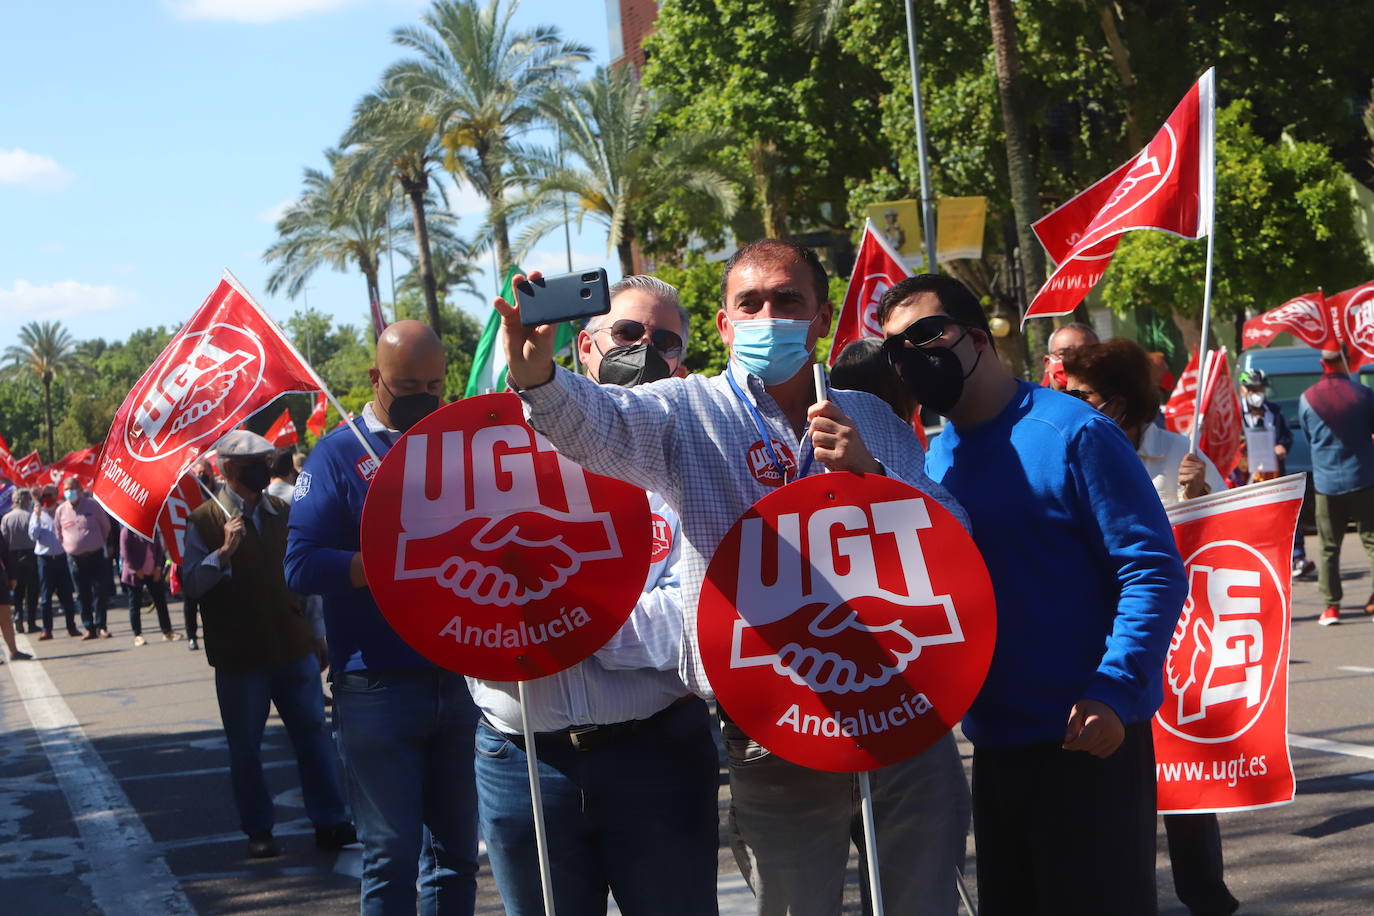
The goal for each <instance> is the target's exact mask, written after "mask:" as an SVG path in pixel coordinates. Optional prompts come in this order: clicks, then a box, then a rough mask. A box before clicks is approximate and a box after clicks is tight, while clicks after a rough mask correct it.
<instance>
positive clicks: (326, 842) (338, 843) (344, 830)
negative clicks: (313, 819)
mask: <svg viewBox="0 0 1374 916" xmlns="http://www.w3.org/2000/svg"><path fill="white" fill-rule="evenodd" d="M356 842H358V832H357V831H356V830H354V829H353V825H352V824H350V823H349V822H348V821H344V822H343V823H342V824H335V825H334V826H333V827H316V828H315V845H316V846H317V847H319V848H320V849H325V850H331V851H332V850H337V849H343V848H344V847H345V846H352V845H353V844H354V843H356Z"/></svg>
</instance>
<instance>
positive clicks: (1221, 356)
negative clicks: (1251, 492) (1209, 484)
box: [1197, 347, 1244, 477]
mask: <svg viewBox="0 0 1374 916" xmlns="http://www.w3.org/2000/svg"><path fill="white" fill-rule="evenodd" d="M1204 378H1205V382H1204V384H1205V385H1206V386H1207V387H1206V388H1205V389H1204V391H1203V396H1202V432H1201V433H1200V434H1199V435H1198V440H1197V447H1198V451H1200V452H1202V454H1204V455H1206V456H1207V457H1208V458H1210V459H1212V464H1214V465H1216V468H1217V471H1218V472H1219V473H1220V474H1221V476H1222V477H1228V476H1230V474H1231V472H1232V471H1234V470H1235V468H1236V463H1237V461H1238V460H1239V458H1240V443H1241V439H1242V438H1243V436H1244V433H1243V432H1242V430H1241V422H1240V397H1239V396H1238V395H1237V394H1236V388H1235V386H1234V385H1232V384H1231V369H1230V366H1229V365H1227V362H1226V348H1225V347H1222V348H1221V349H1220V350H1213V351H1211V352H1210V353H1208V354H1207V371H1206V373H1205V374H1204Z"/></svg>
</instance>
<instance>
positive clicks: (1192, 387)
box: [1164, 350, 1198, 436]
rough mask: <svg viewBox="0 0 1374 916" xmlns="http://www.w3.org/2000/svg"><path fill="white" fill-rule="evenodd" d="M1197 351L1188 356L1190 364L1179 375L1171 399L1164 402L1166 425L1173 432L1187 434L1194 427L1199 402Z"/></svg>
mask: <svg viewBox="0 0 1374 916" xmlns="http://www.w3.org/2000/svg"><path fill="white" fill-rule="evenodd" d="M1197 380H1198V368H1197V351H1196V350H1194V351H1193V355H1192V356H1190V357H1189V358H1188V366H1187V368H1185V369H1184V370H1183V374H1182V375H1180V376H1179V377H1178V384H1176V385H1175V386H1174V390H1173V392H1172V393H1171V394H1170V395H1169V400H1168V401H1166V402H1165V403H1164V426H1165V428H1167V429H1168V430H1169V432H1172V433H1180V434H1182V435H1185V436H1186V435H1187V434H1188V430H1190V429H1192V428H1193V411H1194V410H1196V406H1195V405H1196V402H1197Z"/></svg>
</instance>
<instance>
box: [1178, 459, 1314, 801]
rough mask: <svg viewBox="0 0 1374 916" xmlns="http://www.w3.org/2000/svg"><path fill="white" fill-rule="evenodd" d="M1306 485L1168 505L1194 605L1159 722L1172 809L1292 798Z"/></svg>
mask: <svg viewBox="0 0 1374 916" xmlns="http://www.w3.org/2000/svg"><path fill="white" fill-rule="evenodd" d="M1303 489H1304V483H1303V475H1301V474H1294V475H1291V476H1288V477H1281V478H1279V479H1278V480H1267V481H1264V482H1263V483H1256V484H1251V485H1249V486H1246V487H1237V488H1236V489H1234V490H1226V491H1224V492H1221V493H1212V494H1209V495H1207V496H1203V497H1201V498H1199V499H1190V500H1188V501H1186V502H1181V503H1178V504H1177V505H1175V506H1172V507H1171V508H1170V509H1169V521H1170V522H1172V523H1173V526H1174V539H1175V540H1176V541H1177V543H1178V550H1179V555H1180V556H1182V557H1183V564H1184V567H1185V568H1186V570H1187V573H1188V599H1187V601H1186V602H1184V605H1183V613H1182V614H1181V615H1180V617H1179V620H1178V625H1177V626H1176V627H1175V628H1174V635H1173V638H1172V639H1171V640H1170V641H1169V654H1168V655H1167V656H1166V658H1165V663H1164V703H1163V705H1161V706H1160V708H1159V711H1158V712H1157V713H1155V717H1154V723H1153V724H1154V739H1155V761H1156V763H1155V779H1156V783H1157V785H1158V793H1159V794H1158V803H1159V810H1160V811H1161V812H1163V813H1165V814H1171V813H1180V812H1187V811H1244V810H1247V809H1250V808H1263V807H1267V806H1269V805H1281V804H1283V803H1284V802H1289V801H1292V800H1293V791H1294V782H1293V764H1292V761H1291V760H1290V758H1289V756H1288V649H1289V640H1288V631H1289V602H1290V599H1291V594H1292V593H1291V585H1290V581H1289V575H1288V561H1289V554H1290V553H1291V552H1292V550H1293V529H1294V528H1295V527H1296V526H1297V523H1298V509H1299V508H1300V507H1301V506H1302V497H1303Z"/></svg>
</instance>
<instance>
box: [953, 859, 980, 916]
mask: <svg viewBox="0 0 1374 916" xmlns="http://www.w3.org/2000/svg"><path fill="white" fill-rule="evenodd" d="M954 886H955V887H957V888H958V889H959V899H960V900H961V901H962V902H963V904H964V909H965V910H968V916H978V908H977V907H976V906H974V905H973V900H972V899H970V897H969V895H968V885H966V884H965V883H964V873H963V872H961V871H960V870H959V866H957V865H956V866H954Z"/></svg>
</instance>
